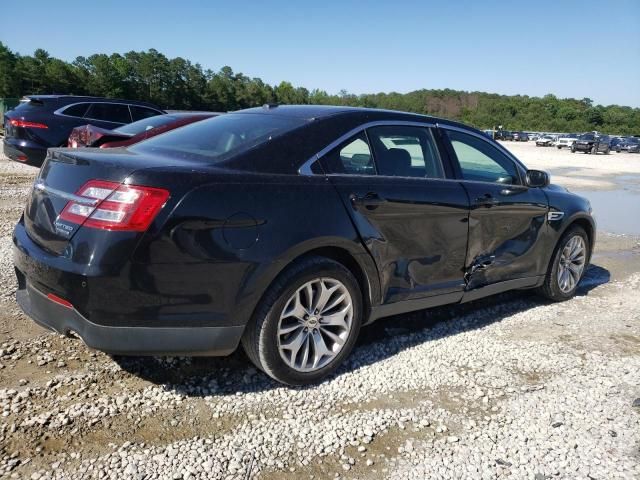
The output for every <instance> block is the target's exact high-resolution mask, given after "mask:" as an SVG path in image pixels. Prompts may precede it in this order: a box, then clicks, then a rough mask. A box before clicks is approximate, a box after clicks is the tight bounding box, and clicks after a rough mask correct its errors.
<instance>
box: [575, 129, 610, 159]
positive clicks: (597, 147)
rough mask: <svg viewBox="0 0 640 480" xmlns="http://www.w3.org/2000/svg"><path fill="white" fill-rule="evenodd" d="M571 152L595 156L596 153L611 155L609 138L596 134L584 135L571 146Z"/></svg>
mask: <svg viewBox="0 0 640 480" xmlns="http://www.w3.org/2000/svg"><path fill="white" fill-rule="evenodd" d="M571 152H572V153H576V152H582V153H592V154H594V155H595V154H596V153H605V154H609V152H611V147H610V146H609V136H608V135H596V134H595V133H583V134H582V135H580V136H579V137H578V138H577V139H576V141H575V143H574V144H573V145H572V146H571Z"/></svg>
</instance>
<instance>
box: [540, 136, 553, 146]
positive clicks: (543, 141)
mask: <svg viewBox="0 0 640 480" xmlns="http://www.w3.org/2000/svg"><path fill="white" fill-rule="evenodd" d="M553 141H554V140H553V137H551V136H549V135H544V136H542V137H539V138H538V139H537V140H536V147H550V146H551V145H553Z"/></svg>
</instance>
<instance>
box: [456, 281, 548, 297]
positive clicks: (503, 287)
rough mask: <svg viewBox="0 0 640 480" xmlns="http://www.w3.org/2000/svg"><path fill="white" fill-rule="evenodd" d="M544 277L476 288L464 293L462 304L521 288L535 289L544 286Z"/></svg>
mask: <svg viewBox="0 0 640 480" xmlns="http://www.w3.org/2000/svg"><path fill="white" fill-rule="evenodd" d="M544 277H545V276H544V275H538V276H535V277H526V278H516V279H515V280H505V281H504V282H498V283H492V284H491V285H487V286H484V287H479V288H474V289H473V290H469V291H467V292H464V295H463V296H462V300H460V303H467V302H472V301H473V300H478V299H480V298H484V297H488V296H490V295H495V294H497V293H502V292H506V291H508V290H518V289H520V288H535V287H538V286H540V285H542V282H543V281H544Z"/></svg>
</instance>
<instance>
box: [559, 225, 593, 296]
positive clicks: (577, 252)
mask: <svg viewBox="0 0 640 480" xmlns="http://www.w3.org/2000/svg"><path fill="white" fill-rule="evenodd" d="M586 261H587V246H586V244H585V241H584V239H583V238H582V237H581V236H580V235H574V236H573V237H571V238H570V239H569V241H568V242H567V243H566V244H565V246H564V248H563V249H562V254H561V255H560V260H559V265H558V274H557V280H558V287H559V288H560V290H561V291H562V292H563V293H569V292H571V291H572V290H573V289H574V288H575V287H576V285H577V284H578V282H579V281H580V278H581V276H582V272H583V271H584V266H585V264H586Z"/></svg>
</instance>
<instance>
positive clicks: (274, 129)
mask: <svg viewBox="0 0 640 480" xmlns="http://www.w3.org/2000/svg"><path fill="white" fill-rule="evenodd" d="M306 122H307V120H305V119H302V118H292V117H283V116H280V115H270V114H260V113H229V114H226V115H220V116H219V117H215V118H212V119H210V120H203V121H201V122H196V123H192V124H190V125H187V126H186V127H183V128H179V129H177V130H171V131H170V132H167V133H164V134H162V135H158V136H157V137H153V138H151V139H149V140H146V141H144V142H141V143H139V144H138V145H136V146H135V147H133V148H132V150H134V151H142V152H147V153H158V152H159V153H162V152H164V153H169V154H175V153H181V154H183V156H187V157H189V158H191V159H193V160H202V161H204V162H207V163H217V162H220V161H223V160H226V159H228V158H230V157H231V156H233V155H237V154H239V153H242V152H245V151H247V150H249V149H251V148H253V147H255V146H257V145H259V144H261V143H264V142H268V141H269V140H271V139H272V138H273V137H276V136H280V135H282V134H283V133H286V132H288V131H290V130H293V129H295V128H297V127H300V126H302V125H304V124H305V123H306Z"/></svg>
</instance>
